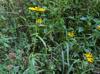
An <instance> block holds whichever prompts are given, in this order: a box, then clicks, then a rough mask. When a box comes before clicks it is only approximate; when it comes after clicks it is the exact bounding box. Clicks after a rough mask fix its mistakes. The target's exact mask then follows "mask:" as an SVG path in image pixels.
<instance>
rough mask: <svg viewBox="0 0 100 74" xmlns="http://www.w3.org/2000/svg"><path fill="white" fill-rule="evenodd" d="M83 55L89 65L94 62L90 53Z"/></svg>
mask: <svg viewBox="0 0 100 74" xmlns="http://www.w3.org/2000/svg"><path fill="white" fill-rule="evenodd" d="M84 55H85V57H86V59H87V61H88V62H89V63H93V62H94V59H93V55H92V53H90V52H87V53H85V54H84Z"/></svg>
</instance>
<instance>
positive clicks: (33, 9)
mask: <svg viewBox="0 0 100 74" xmlns="http://www.w3.org/2000/svg"><path fill="white" fill-rule="evenodd" d="M29 10H32V11H37V12H44V11H45V10H46V9H44V8H41V7H29Z"/></svg>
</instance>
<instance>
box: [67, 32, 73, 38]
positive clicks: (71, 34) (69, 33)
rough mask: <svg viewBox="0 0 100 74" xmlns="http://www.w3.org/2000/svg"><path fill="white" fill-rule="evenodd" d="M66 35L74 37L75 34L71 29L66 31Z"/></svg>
mask: <svg viewBox="0 0 100 74" xmlns="http://www.w3.org/2000/svg"><path fill="white" fill-rule="evenodd" d="M67 35H68V36H69V37H74V36H75V32H73V31H72V32H68V33H67Z"/></svg>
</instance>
